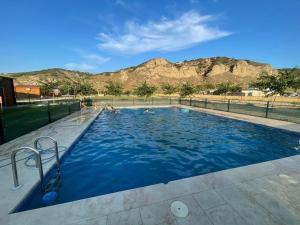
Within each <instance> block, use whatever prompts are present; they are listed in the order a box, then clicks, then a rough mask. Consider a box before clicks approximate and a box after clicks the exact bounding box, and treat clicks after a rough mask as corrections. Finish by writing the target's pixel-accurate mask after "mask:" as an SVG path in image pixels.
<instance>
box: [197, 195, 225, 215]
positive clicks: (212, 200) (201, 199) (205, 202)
mask: <svg viewBox="0 0 300 225" xmlns="http://www.w3.org/2000/svg"><path fill="white" fill-rule="evenodd" d="M193 196H194V198H195V199H196V201H197V202H198V204H199V205H200V206H201V208H202V209H204V210H206V209H209V208H213V207H216V206H219V205H222V204H225V203H226V202H225V200H224V199H223V198H222V197H221V196H219V194H218V193H217V192H215V191H214V190H208V191H202V192H200V193H197V194H194V195H193Z"/></svg>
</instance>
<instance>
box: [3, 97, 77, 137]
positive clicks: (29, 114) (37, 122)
mask: <svg viewBox="0 0 300 225" xmlns="http://www.w3.org/2000/svg"><path fill="white" fill-rule="evenodd" d="M77 110H79V103H78V102H77V103H76V102H73V103H71V104H68V103H52V104H50V105H49V106H48V105H47V104H30V105H21V106H17V107H10V108H5V109H3V110H2V112H1V118H2V128H3V133H4V141H5V142H7V141H10V140H13V139H15V138H17V137H19V136H21V135H23V134H26V133H28V132H30V131H33V130H36V129H38V128H40V127H42V126H45V125H47V124H48V123H50V122H53V121H55V120H58V119H61V118H63V117H65V116H67V115H69V113H72V112H75V111H77Z"/></svg>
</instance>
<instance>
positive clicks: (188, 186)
mask: <svg viewBox="0 0 300 225" xmlns="http://www.w3.org/2000/svg"><path fill="white" fill-rule="evenodd" d="M165 186H166V190H167V192H168V195H169V197H170V198H174V197H177V196H181V195H188V194H192V193H196V192H199V191H203V190H207V189H209V187H208V186H207V185H206V184H205V182H204V181H203V180H202V176H196V177H190V178H185V179H180V180H175V181H171V182H169V183H167V184H166V185H165Z"/></svg>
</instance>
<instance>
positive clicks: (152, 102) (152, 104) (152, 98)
mask: <svg viewBox="0 0 300 225" xmlns="http://www.w3.org/2000/svg"><path fill="white" fill-rule="evenodd" d="M151 103H152V105H153V97H152V98H151Z"/></svg>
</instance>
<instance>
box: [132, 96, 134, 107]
mask: <svg viewBox="0 0 300 225" xmlns="http://www.w3.org/2000/svg"><path fill="white" fill-rule="evenodd" d="M132 104H133V105H134V96H132Z"/></svg>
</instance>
